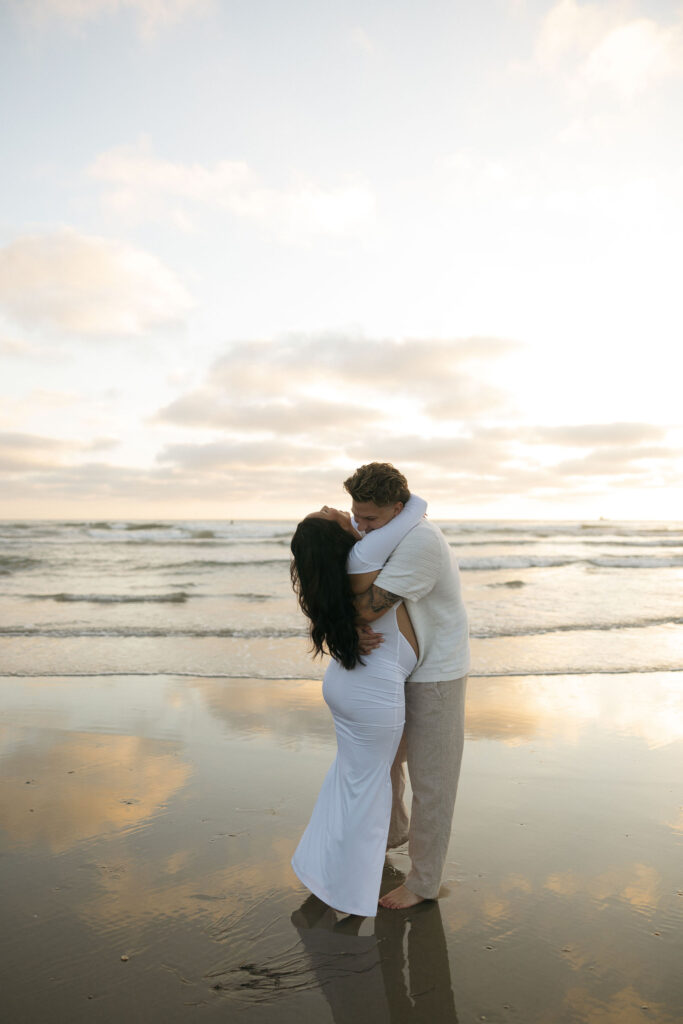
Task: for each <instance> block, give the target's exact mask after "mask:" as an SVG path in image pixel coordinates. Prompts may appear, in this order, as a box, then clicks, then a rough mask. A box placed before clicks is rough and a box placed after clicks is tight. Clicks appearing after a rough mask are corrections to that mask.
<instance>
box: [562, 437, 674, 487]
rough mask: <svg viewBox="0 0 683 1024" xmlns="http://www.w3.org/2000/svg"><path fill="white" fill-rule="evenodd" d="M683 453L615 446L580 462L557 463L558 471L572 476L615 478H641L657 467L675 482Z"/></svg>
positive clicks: (590, 453)
mask: <svg viewBox="0 0 683 1024" xmlns="http://www.w3.org/2000/svg"><path fill="white" fill-rule="evenodd" d="M680 457H681V453H680V451H678V450H677V449H674V448H667V447H665V446H663V445H646V446H643V447H642V448H634V447H631V446H628V447H614V448H599V449H597V450H595V451H592V452H589V454H588V455H585V456H584V457H583V458H580V459H567V460H566V461H563V462H560V463H558V465H557V466H556V467H555V470H556V472H558V473H560V474H567V475H569V476H591V475H598V476H616V475H624V474H628V475H629V476H638V477H642V476H644V475H646V474H647V472H648V470H649V469H651V468H654V467H657V468H658V469H659V471H660V472H661V471H665V472H666V471H667V470H668V471H669V472H668V475H669V478H670V480H671V482H672V483H673V482H674V481H675V474H676V472H677V470H676V467H675V464H676V462H677V461H678V460H679V459H680Z"/></svg>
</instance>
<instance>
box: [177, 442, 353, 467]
mask: <svg viewBox="0 0 683 1024" xmlns="http://www.w3.org/2000/svg"><path fill="white" fill-rule="evenodd" d="M334 454H335V452H334V450H333V449H332V448H324V447H319V446H312V445H306V444H293V443H288V442H286V441H282V442H279V443H275V442H273V441H259V440H244V441H214V442H210V443H208V444H170V445H166V447H165V448H164V449H163V450H162V451H161V453H160V454H159V456H158V461H159V462H171V463H174V464H175V465H177V466H180V467H181V468H182V469H185V470H190V471H192V472H195V471H197V470H201V471H203V470H209V471H212V472H213V471H227V470H239V471H244V470H247V471H250V470H253V469H257V470H260V469H269V470H272V469H274V470H279V469H282V468H283V467H287V472H291V469H292V468H295V469H305V468H307V467H308V468H311V467H315V466H319V465H320V464H321V463H324V462H329V460H330V459H331V458H332V457H333V456H334Z"/></svg>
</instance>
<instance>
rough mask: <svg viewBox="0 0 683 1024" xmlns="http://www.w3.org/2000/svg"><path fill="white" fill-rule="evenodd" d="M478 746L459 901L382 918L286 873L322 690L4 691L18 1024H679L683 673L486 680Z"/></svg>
mask: <svg viewBox="0 0 683 1024" xmlns="http://www.w3.org/2000/svg"><path fill="white" fill-rule="evenodd" d="M467 732H468V742H467V744H466V748H465V757H464V761H463V769H462V776H461V785H460V793H459V796H458V803H457V807H456V814H455V819H454V823H453V836H452V841H451V846H450V850H449V857H448V863H447V869H446V876H445V879H444V888H443V892H442V896H441V898H440V899H439V900H438V901H437V902H434V903H428V904H423V905H421V906H419V907H417V908H415V909H413V910H411V911H407V912H392V911H384V910H382V911H380V913H379V914H378V916H377V917H376V918H374V919H365V920H362V921H359V920H358V919H344V918H342V917H341V915H336V914H335V913H334V912H333V911H331V910H330V909H329V908H327V907H325V906H324V905H323V904H321V903H320V902H319V901H318V900H316V899H315V898H313V897H310V896H309V895H308V893H307V892H306V891H305V890H304V889H303V888H302V887H301V885H300V884H299V882H298V880H297V879H296V878H295V877H294V875H293V874H292V872H291V870H290V868H289V858H290V856H291V853H292V851H293V849H294V846H295V845H296V842H297V841H298V838H299V836H300V834H301V831H302V829H303V827H304V826H305V824H306V821H307V817H308V814H309V812H310V810H311V807H312V805H313V802H314V800H315V796H316V794H317V791H318V788H319V785H320V782H321V780H322V777H323V775H324V773H325V771H326V770H327V768H328V766H329V764H330V761H331V759H332V757H333V754H334V740H333V734H332V728H331V723H330V720H329V717H328V715H327V712H326V709H325V707H324V704H323V703H322V699H321V696H320V683H319V681H317V680H311V681H294V682H293V681H279V682H278V681H272V680H271V681H264V680H249V679H240V680H225V679H216V680H211V679H207V678H178V677H174V676H161V677H144V678H143V677H135V676H112V677H109V678H101V677H100V678H98V679H95V678H89V677H81V678H48V677H45V678H34V679H21V680H19V679H12V678H7V677H5V678H2V679H0V737H1V741H2V743H1V748H0V749H1V750H2V772H1V773H0V822H1V824H2V830H0V854H1V861H0V863H1V864H2V877H3V908H2V919H1V920H2V924H1V926H0V934H1V936H2V945H1V947H0V965H1V966H0V975H1V976H2V980H1V984H2V1007H3V1011H4V1012H3V1017H4V1019H6V1020H7V1021H9V1022H11V1024H14V1022H24V1021H28V1022H33V1021H36V1022H37V1021H40V1022H50V1024H51V1022H59V1024H61V1022H65V1024H66V1022H69V1024H72V1022H73V1024H77V1022H79V1021H97V1022H103V1021H104V1022H109V1021H111V1022H120V1021H122V1020H125V1021H129V1022H136V1021H140V1022H149V1021H163V1022H174V1021H187V1020H190V1019H196V1020H221V1021H226V1020H228V1021H231V1020H235V1019H237V1014H238V1013H240V1014H243V1013H244V1017H243V1018H242V1017H240V1019H244V1020H247V1021H251V1022H255V1024H260V1022H277V1024H289V1022H295V1021H296V1022H299V1021H302V1020H305V1021H309V1020H310V1021H315V1022H320V1024H325V1022H332V1021H334V1022H336V1024H340V1022H342V1024H343V1022H347V1021H348V1022H354V1024H359V1022H363V1021H366V1020H367V1021H372V1022H373V1024H379V1022H391V1024H402V1022H417V1021H425V1022H427V1021H429V1022H434V1021H437V1022H444V1024H449V1022H454V1021H459V1022H460V1024H464V1022H470V1021H479V1020H487V1021H501V1022H503V1021H505V1022H508V1021H514V1022H519V1024H535V1022H539V1024H540V1022H543V1024H546V1022H547V1024H564V1022H582V1021H586V1022H591V1024H593V1022H605V1024H632V1022H637V1021H638V1022H639V1021H657V1022H659V1024H674V1022H678V1021H680V1020H681V1019H682V1018H683V982H682V981H681V962H682V954H683V938H682V936H683V870H682V869H681V863H682V862H683V857H682V856H681V855H682V853H683V849H682V847H683V842H682V840H683V792H682V786H681V781H680V780H681V778H683V674H681V673H650V674H647V675H645V674H632V675H629V674H622V675H595V676H590V675H582V676H552V677H543V676H539V677H524V678H522V677H499V678H479V679H473V680H471V682H470V687H469V692H468V719H467ZM406 863H407V856H406V852H405V851H399V852H398V853H395V854H392V855H391V857H390V858H389V866H388V867H387V871H386V878H385V885H386V887H391V886H393V885H395V884H396V882H397V880H399V879H400V877H401V874H400V873H401V870H402V869H403V868H404V867H405V865H406ZM245 1011H248V1012H247V1013H245Z"/></svg>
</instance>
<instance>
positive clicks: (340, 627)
mask: <svg viewBox="0 0 683 1024" xmlns="http://www.w3.org/2000/svg"><path fill="white" fill-rule="evenodd" d="M353 544H354V538H353V537H352V536H351V534H350V533H348V532H347V531H346V530H344V529H342V527H341V526H340V525H339V523H335V522H334V521H333V520H330V519H317V518H313V519H304V520H302V521H301V522H300V523H299V525H298V526H297V528H296V530H295V532H294V536H293V537H292V543H291V550H292V561H291V563H290V567H289V574H290V576H291V578H292V586H293V587H294V591H295V593H296V596H297V597H298V599H299V606H300V608H301V610H302V612H303V613H304V615H305V616H306V617H307V619H308V621H309V623H310V637H311V641H312V643H313V649H314V652H315V654H316V655H318V654H324V653H325V651H327V652H329V654H331V655H332V657H333V658H335V659H336V661H338V662H339V663H340V664H341V665H343V666H344V668H347V669H352V668H354V667H355V665H357V664H358V662H359V661H360V660H361V659H360V655H359V652H358V633H357V632H356V627H355V609H354V606H353V594H352V593H351V585H350V583H349V577H348V576H347V574H346V556H347V555H348V553H349V550H350V548H352V547H353Z"/></svg>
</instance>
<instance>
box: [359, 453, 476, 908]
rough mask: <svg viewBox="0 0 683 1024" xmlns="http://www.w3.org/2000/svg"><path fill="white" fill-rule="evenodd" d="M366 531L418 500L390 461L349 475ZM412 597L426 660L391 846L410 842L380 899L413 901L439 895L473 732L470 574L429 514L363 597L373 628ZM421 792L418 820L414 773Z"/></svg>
mask: <svg viewBox="0 0 683 1024" xmlns="http://www.w3.org/2000/svg"><path fill="white" fill-rule="evenodd" d="M344 487H345V488H346V490H347V491H348V493H349V494H350V495H351V498H352V506H351V508H352V512H353V517H354V519H355V521H356V524H357V526H358V529H359V530H361V531H362V532H368V531H369V530H377V529H379V528H380V527H382V526H384V525H385V524H386V523H388V522H389V520H390V519H393V517H394V516H396V515H398V513H399V512H400V511H401V509H402V508H403V505H404V504H405V502H406V501H407V500H408V498H409V497H410V491H409V490H408V484H407V481H406V478H405V477H404V476H403V475H402V474H401V473H399V471H398V470H397V469H396V468H395V467H394V466H392V465H390V464H389V463H386V462H371V463H369V464H368V465H366V466H361V467H360V468H359V469H357V470H356V472H355V473H354V474H353V475H352V476H350V477H349V479H348V480H345V481H344ZM400 600H403V601H404V602H405V605H406V608H407V610H408V613H409V615H410V619H411V622H412V624H413V629H414V630H415V634H416V636H417V641H418V647H419V655H418V660H417V665H416V667H415V669H414V670H413V672H412V674H411V675H410V677H409V678H408V680H407V682H406V724H405V731H404V734H403V740H402V742H401V747H400V748H399V751H398V754H397V755H396V761H395V762H394V766H393V768H392V785H393V789H394V799H393V807H392V815H391V825H390V828H389V839H388V846H389V847H390V848H391V847H395V846H400V845H401V844H402V843H404V842H405V841H406V840H408V841H409V846H408V852H409V854H410V859H411V862H412V867H411V870H410V873H409V875H408V877H407V878H406V880H405V883H404V884H402V885H400V886H398V888H396V889H393V890H392V891H391V892H389V893H387V894H386V895H385V896H383V897H382V898H381V899H380V904H381V905H382V906H384V907H391V908H394V909H399V908H403V907H412V906H414V905H415V904H416V903H420V902H421V901H422V900H425V899H435V898H436V896H437V895H438V892H439V886H440V885H441V877H442V874H443V867H444V863H445V860H446V851H447V849H448V842H449V838H450V830H451V821H452V818H453V808H454V806H455V796H456V792H457V788H458V777H459V774H460V762H461V760H462V749H463V741H464V731H465V689H466V684H467V673H468V671H469V637H468V627H467V615H466V612H465V607H464V605H463V602H462V596H461V593H460V575H459V571H458V566H457V563H456V562H455V559H454V557H453V554H452V552H451V549H450V548H449V546H448V544H447V542H446V539H445V537H444V536H443V534H442V533H441V531H440V530H439V528H438V527H436V526H434V524H433V523H431V522H429V520H427V519H424V520H423V521H422V522H421V523H420V524H419V525H418V526H416V527H415V528H414V529H413V530H411V532H410V533H409V534H408V536H407V537H405V538H404V539H403V540H402V541H401V543H400V544H399V545H398V547H397V548H396V550H395V551H394V553H393V554H392V555H391V557H390V558H389V560H388V562H387V564H386V565H385V566H384V568H383V569H382V571H381V572H380V574H379V576H378V577H377V578H376V580H375V582H374V583H373V585H372V586H371V587H370V588H369V590H367V591H365V593H363V594H361V595H359V596H358V597H357V598H356V609H357V612H358V617H359V619H360V621H361V623H363V624H365V625H367V624H369V623H372V622H374V620H375V619H377V618H379V617H380V616H381V615H383V614H384V613H385V612H386V611H387V610H388V609H389V608H391V607H392V606H393V605H395V604H396V603H397V602H398V601H400ZM406 757H407V761H408V771H409V773H410V782H411V786H412V789H413V802H412V807H411V816H410V819H409V818H408V814H407V811H406V808H405V805H404V802H403V794H404V790H405V772H404V768H403V763H404V761H405V760H406Z"/></svg>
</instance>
